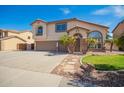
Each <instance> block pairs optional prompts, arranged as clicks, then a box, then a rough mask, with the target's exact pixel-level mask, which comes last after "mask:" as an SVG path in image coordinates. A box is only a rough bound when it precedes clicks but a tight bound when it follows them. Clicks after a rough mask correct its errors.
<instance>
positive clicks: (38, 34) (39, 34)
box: [36, 26, 43, 36]
mask: <svg viewBox="0 0 124 93" xmlns="http://www.w3.org/2000/svg"><path fill="white" fill-rule="evenodd" d="M39 28H42V33H39V32H38V30H39ZM36 35H37V36H41V35H43V27H42V26H39V27H38V29H37V33H36Z"/></svg>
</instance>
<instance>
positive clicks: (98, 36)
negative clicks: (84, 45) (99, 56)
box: [88, 31, 102, 48]
mask: <svg viewBox="0 0 124 93" xmlns="http://www.w3.org/2000/svg"><path fill="white" fill-rule="evenodd" d="M88 38H93V39H96V44H89V47H90V48H101V47H102V34H101V33H100V32H98V31H94V32H90V33H89V35H88Z"/></svg>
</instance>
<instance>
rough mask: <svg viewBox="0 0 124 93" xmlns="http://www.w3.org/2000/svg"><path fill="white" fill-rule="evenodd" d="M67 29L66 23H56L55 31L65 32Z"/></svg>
mask: <svg viewBox="0 0 124 93" xmlns="http://www.w3.org/2000/svg"><path fill="white" fill-rule="evenodd" d="M66 30H67V23H60V24H56V32H65V31H66Z"/></svg>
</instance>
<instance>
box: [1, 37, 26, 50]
mask: <svg viewBox="0 0 124 93" xmlns="http://www.w3.org/2000/svg"><path fill="white" fill-rule="evenodd" d="M19 43H25V42H24V41H22V40H20V39H18V38H10V39H6V40H2V41H1V44H2V49H1V50H17V44H19Z"/></svg>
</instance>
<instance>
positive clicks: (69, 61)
mask: <svg viewBox="0 0 124 93" xmlns="http://www.w3.org/2000/svg"><path fill="white" fill-rule="evenodd" d="M80 58H81V55H73V54H70V55H68V56H67V57H66V58H65V59H64V60H63V61H62V63H60V65H58V66H57V67H56V68H55V69H54V70H53V71H52V72H51V73H52V74H57V75H60V76H64V78H63V79H62V80H61V82H60V84H59V86H61V87H63V86H64V87H72V86H77V85H75V83H74V82H75V81H74V79H75V78H76V77H75V76H76V75H75V73H78V71H80Z"/></svg>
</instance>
